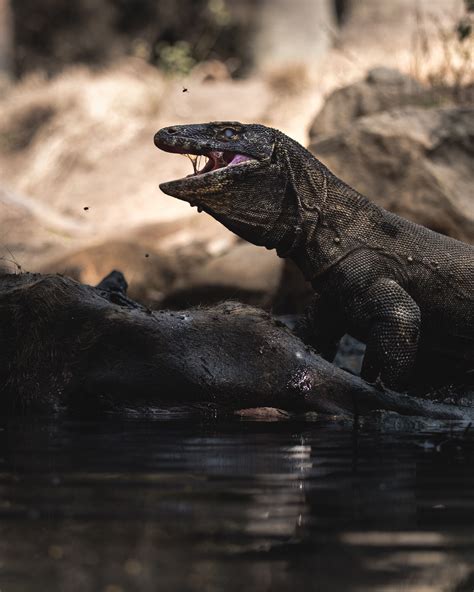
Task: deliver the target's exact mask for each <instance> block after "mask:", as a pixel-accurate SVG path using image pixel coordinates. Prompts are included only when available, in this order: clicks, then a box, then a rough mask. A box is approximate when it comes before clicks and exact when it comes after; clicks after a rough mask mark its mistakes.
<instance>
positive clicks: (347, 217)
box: [278, 139, 381, 280]
mask: <svg viewBox="0 0 474 592" xmlns="http://www.w3.org/2000/svg"><path fill="white" fill-rule="evenodd" d="M288 140H289V139H288ZM279 149H280V154H281V158H282V159H284V166H286V170H287V171H288V180H289V183H288V191H289V192H292V193H293V203H296V208H297V211H296V216H294V218H296V224H295V226H294V228H293V231H292V232H290V233H289V234H288V236H287V240H286V241H285V245H284V246H285V248H286V249H287V251H286V253H285V252H284V250H283V249H282V248H279V249H278V252H279V254H280V255H281V256H287V257H289V258H291V259H293V260H294V261H295V263H296V264H297V265H298V267H299V268H300V269H301V271H302V272H303V274H304V275H305V277H306V278H307V279H308V280H313V279H314V278H316V277H318V276H319V275H321V274H323V273H324V272H325V271H326V270H327V269H329V268H331V267H332V266H333V265H334V264H335V263H337V261H339V260H340V259H341V258H342V257H345V256H346V254H347V253H348V252H350V251H351V250H353V249H354V248H355V247H357V245H358V244H361V241H364V240H365V239H366V238H367V237H368V236H369V235H370V232H371V229H372V228H373V227H374V225H375V224H376V223H377V221H379V220H380V216H381V209H380V208H378V206H376V205H375V204H373V203H372V202H370V201H369V200H368V199H367V198H366V197H364V196H363V195H361V194H360V193H358V192H357V191H356V190H355V189H353V188H352V187H350V186H349V185H347V184H345V183H344V182H343V181H341V180H340V179H338V178H337V177H336V176H335V175H334V174H333V173H331V171H329V169H327V168H326V167H325V166H324V165H323V164H322V163H321V162H319V160H317V159H316V158H315V157H314V156H313V155H312V154H311V153H310V152H309V151H308V150H306V149H305V148H303V147H302V146H300V145H299V144H297V143H296V142H294V141H293V140H289V142H286V143H285V145H284V146H283V147H282V146H280V147H279ZM288 237H290V238H288ZM288 245H290V247H289V248H288Z"/></svg>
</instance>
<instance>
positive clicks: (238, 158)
mask: <svg viewBox="0 0 474 592" xmlns="http://www.w3.org/2000/svg"><path fill="white" fill-rule="evenodd" d="M246 160H252V159H251V158H250V156H245V155H244V154H236V155H235V156H234V158H233V159H232V160H231V161H230V162H229V166H232V165H233V164H240V163H241V162H245V161H246Z"/></svg>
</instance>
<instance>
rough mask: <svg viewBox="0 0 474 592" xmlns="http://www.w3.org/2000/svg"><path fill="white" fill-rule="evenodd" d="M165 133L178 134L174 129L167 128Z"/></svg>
mask: <svg viewBox="0 0 474 592" xmlns="http://www.w3.org/2000/svg"><path fill="white" fill-rule="evenodd" d="M166 131H167V132H168V133H169V134H171V135H173V134H176V133H178V130H177V129H176V128H175V127H169V128H167V130H166Z"/></svg>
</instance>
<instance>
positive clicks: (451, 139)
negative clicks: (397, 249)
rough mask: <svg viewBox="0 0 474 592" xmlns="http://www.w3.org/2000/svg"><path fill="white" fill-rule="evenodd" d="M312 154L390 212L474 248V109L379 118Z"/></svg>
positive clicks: (319, 144) (316, 146) (320, 144)
mask: <svg viewBox="0 0 474 592" xmlns="http://www.w3.org/2000/svg"><path fill="white" fill-rule="evenodd" d="M310 150H311V151H312V152H313V153H314V154H315V155H316V156H317V158H319V159H320V160H321V161H322V162H324V164H326V165H327V166H328V167H329V168H330V169H331V170H332V171H333V172H334V173H335V174H336V175H338V176H339V177H341V178H342V179H343V180H344V181H345V182H347V183H348V184H349V185H352V186H353V187H354V188H355V189H357V190H358V191H360V192H361V193H363V194H364V195H366V196H367V197H369V198H370V199H372V200H373V201H375V202H376V203H377V204H379V205H380V206H382V207H384V208H386V209H387V210H390V211H392V212H394V213H396V214H399V215H400V216H403V217H405V218H409V219H411V220H414V221H415V222H417V223H419V224H422V225H424V226H427V227H428V228H431V229H432V230H435V231H437V232H441V233H443V234H447V235H450V236H453V237H454V238H457V239H459V240H462V241H465V242H468V243H474V201H473V198H472V187H473V183H474V167H473V162H474V161H473V157H474V108H473V107H470V106H466V107H446V108H436V107H435V108H431V109H423V108H420V107H404V108H401V109H397V110H393V111H389V112H383V113H376V114H373V115H371V116H369V117H362V118H359V119H358V120H356V121H355V122H354V123H353V124H352V125H351V126H350V127H348V128H346V129H345V130H344V131H343V132H341V133H338V134H336V135H334V136H331V137H329V138H326V139H322V140H320V141H313V142H312V143H311V145H310Z"/></svg>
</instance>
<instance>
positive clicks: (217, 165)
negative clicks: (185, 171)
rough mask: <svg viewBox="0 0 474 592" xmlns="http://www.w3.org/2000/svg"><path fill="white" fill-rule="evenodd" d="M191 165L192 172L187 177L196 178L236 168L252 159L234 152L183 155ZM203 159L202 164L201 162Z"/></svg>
mask: <svg viewBox="0 0 474 592" xmlns="http://www.w3.org/2000/svg"><path fill="white" fill-rule="evenodd" d="M184 156H187V157H188V158H189V160H190V161H191V163H192V165H193V169H194V172H193V173H191V174H190V175H188V177H196V176H199V175H204V174H206V173H212V172H214V171H218V170H220V169H224V168H226V167H231V166H236V165H239V164H242V163H244V162H249V161H253V160H254V159H253V158H251V157H250V156H247V155H245V154H237V153H235V152H218V151H215V150H210V151H209V152H207V153H206V154H184ZM203 159H205V160H204V162H203Z"/></svg>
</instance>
